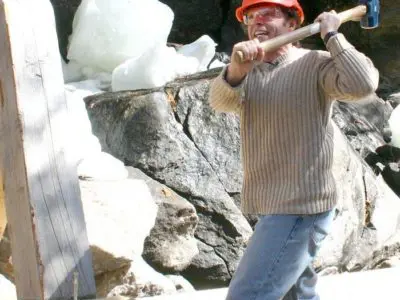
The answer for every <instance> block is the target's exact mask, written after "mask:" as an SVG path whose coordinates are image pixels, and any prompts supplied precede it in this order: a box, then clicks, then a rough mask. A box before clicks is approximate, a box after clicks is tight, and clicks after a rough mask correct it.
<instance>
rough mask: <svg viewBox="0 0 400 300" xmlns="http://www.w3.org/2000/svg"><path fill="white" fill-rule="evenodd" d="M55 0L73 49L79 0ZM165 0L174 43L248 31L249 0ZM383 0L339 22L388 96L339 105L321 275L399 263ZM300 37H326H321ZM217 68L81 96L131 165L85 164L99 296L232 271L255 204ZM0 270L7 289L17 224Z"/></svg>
mask: <svg viewBox="0 0 400 300" xmlns="http://www.w3.org/2000/svg"><path fill="white" fill-rule="evenodd" d="M51 2H52V4H53V6H54V9H55V14H56V21H57V30H58V34H59V43H60V52H61V53H62V54H63V55H64V56H65V54H66V47H67V41H68V35H69V34H70V31H71V23H72V18H73V15H74V12H75V10H76V8H77V6H78V5H79V3H80V1H75V0H74V1H67V0H52V1H51ZM162 2H164V3H166V4H168V5H169V6H170V7H171V8H172V9H173V10H174V12H175V21H174V26H173V29H172V32H171V34H170V38H169V41H170V42H171V43H182V44H184V43H189V42H192V41H194V40H195V39H197V38H198V37H199V36H200V35H202V34H209V35H210V36H211V37H212V38H213V39H214V40H215V41H216V42H218V44H219V46H218V50H219V51H220V52H226V53H228V54H229V51H230V49H231V47H232V45H233V43H235V42H236V41H239V40H240V39H242V38H243V31H242V29H241V28H240V26H238V24H237V23H236V22H235V19H234V8H235V7H236V6H237V5H238V4H239V2H240V1H238V0H232V1H230V0H220V1H217V0H190V1H179V0H169V1H167V0H164V1H162ZM301 3H302V5H303V6H304V8H305V12H306V16H307V19H306V22H312V20H313V19H314V17H315V16H316V15H317V14H318V13H319V12H321V11H323V10H330V9H333V8H334V9H336V10H338V11H340V10H342V9H343V8H345V7H350V6H352V5H351V3H350V1H345V0H341V1H340V0H336V1H334V0H331V1H330V0H322V1H304V0H303V1H301ZM381 8H382V25H381V27H380V28H378V29H375V30H371V31H365V30H361V29H360V28H359V26H358V24H345V25H343V27H342V31H343V32H344V33H345V34H346V36H348V38H349V40H350V41H352V42H353V43H354V44H355V45H356V46H357V47H358V48H360V49H361V50H363V51H364V52H366V53H367V54H368V55H369V56H370V57H371V58H372V59H373V61H374V63H375V64H376V66H377V67H378V69H379V70H380V72H381V84H380V87H379V90H378V93H377V95H371V97H368V98H366V99H360V101H358V102H352V103H347V102H337V103H335V105H334V109H333V115H332V120H333V121H334V124H335V151H334V155H335V156H334V174H335V178H336V180H337V183H338V186H339V187H340V189H339V205H338V207H337V215H336V218H335V222H334V226H333V230H332V233H331V234H330V235H329V236H328V238H327V240H326V243H325V244H324V245H323V247H322V248H321V251H320V253H319V255H318V257H317V259H316V261H315V262H314V264H315V267H316V268H317V270H318V272H319V273H320V274H321V275H327V274H332V273H338V272H346V271H350V272H354V271H362V270H366V269H373V268H380V267H391V266H394V265H396V264H399V262H398V261H399V259H398V257H400V198H399V196H400V189H399V186H400V180H399V162H400V149H398V148H394V147H392V146H391V145H390V144H388V142H389V141H390V132H389V131H388V125H387V120H388V118H389V116H390V114H391V112H392V111H393V108H394V107H395V106H397V104H398V103H399V102H400V87H399V85H400V79H399V75H398V74H399V72H398V71H399V70H398V69H399V67H400V65H399V61H400V60H399V58H400V53H399V51H400V50H398V47H397V46H398V35H400V33H399V32H400V31H399V30H398V29H399V28H398V27H399V26H400V25H398V24H397V22H396V18H397V15H398V13H399V12H400V11H399V5H397V4H396V2H395V1H394V0H386V1H385V3H382V7H381ZM149 21H151V20H149ZM303 44H304V45H305V46H307V47H310V48H320V47H322V45H321V41H320V39H319V38H318V37H314V38H309V39H307V40H305V41H303ZM219 71H220V70H219V69H216V70H213V71H208V72H204V73H199V74H195V75H192V76H188V77H185V78H181V79H178V80H176V81H174V82H171V83H168V84H167V85H165V86H164V87H162V88H157V89H152V90H140V91H125V92H114V93H112V92H106V93H99V94H96V95H92V96H88V97H86V98H85V99H84V104H85V107H86V110H87V113H88V117H89V120H90V124H91V127H92V131H93V134H94V135H95V136H96V137H97V138H98V139H99V142H100V144H101V149H102V151H104V152H105V153H108V154H109V155H111V156H112V157H115V158H116V159H118V160H120V161H122V162H123V164H124V165H125V166H124V171H126V174H127V175H126V176H120V177H123V178H118V179H116V180H104V179H103V180H102V179H98V178H92V177H91V176H90V174H89V175H80V186H81V194H82V202H83V205H84V212H85V218H86V222H87V229H88V236H89V242H90V245H91V249H92V253H93V263H94V271H95V275H96V285H97V290H98V296H99V297H102V296H112V295H126V296H132V297H135V298H136V297H145V296H149V295H157V294H168V293H177V292H181V291H189V290H192V289H194V288H195V289H204V288H212V287H221V286H226V285H227V284H228V283H229V280H230V278H231V276H232V274H233V272H234V271H235V268H236V266H237V263H238V261H239V259H240V256H241V254H242V253H243V251H244V249H245V247H246V244H247V241H248V239H249V237H250V236H251V233H252V228H253V226H254V224H255V223H256V222H257V216H249V215H243V214H242V213H241V212H240V210H239V208H238V207H239V205H240V190H241V165H240V152H239V150H240V149H239V131H238V129H239V120H238V118H237V117H236V116H234V115H231V114H216V113H215V112H213V111H211V109H210V108H209V106H208V105H207V97H208V88H209V84H210V82H211V80H212V79H213V78H215V76H216V75H217V74H218V72H219ZM96 157H97V156H96ZM98 164H100V163H98ZM101 166H102V164H100V167H101ZM94 177H96V176H94ZM0 274H2V275H0V290H2V289H3V287H7V288H8V287H10V286H11V288H12V285H10V284H9V282H8V281H11V282H12V281H13V269H12V259H11V252H10V242H9V240H8V238H7V236H6V237H5V238H3V239H2V240H1V241H0ZM3 276H5V277H3ZM5 282H6V283H5ZM0 296H1V291H0ZM0 298H3V297H0Z"/></svg>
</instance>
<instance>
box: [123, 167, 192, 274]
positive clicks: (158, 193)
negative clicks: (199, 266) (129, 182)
mask: <svg viewBox="0 0 400 300" xmlns="http://www.w3.org/2000/svg"><path fill="white" fill-rule="evenodd" d="M128 170H129V177H130V178H136V179H141V180H144V182H146V184H147V185H148V186H149V189H150V191H151V194H152V196H153V199H154V200H155V202H156V203H157V205H158V214H157V218H156V221H155V225H154V227H153V228H152V229H151V231H150V234H149V236H148V237H147V238H146V239H145V242H144V252H143V253H142V256H143V257H144V258H145V260H146V261H147V262H148V263H149V264H151V265H152V266H154V267H155V268H156V269H159V270H163V271H164V272H178V271H182V270H183V269H185V268H186V267H187V266H188V265H189V264H190V262H191V261H192V259H193V257H195V256H196V255H197V254H198V253H199V250H198V248H197V241H196V239H195V238H194V232H195V229H196V226H197V223H198V217H197V214H196V209H195V208H194V206H193V205H192V204H190V203H189V202H188V201H187V200H185V199H184V198H182V197H180V196H179V195H178V194H176V193H175V192H174V191H172V190H171V189H169V188H168V187H166V186H165V185H162V184H160V183H159V182H157V181H155V180H153V179H151V178H150V177H148V176H147V175H145V174H144V173H143V172H141V171H140V170H138V169H135V168H132V167H128Z"/></svg>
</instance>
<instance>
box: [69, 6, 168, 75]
mask: <svg viewBox="0 0 400 300" xmlns="http://www.w3.org/2000/svg"><path fill="white" fill-rule="evenodd" d="M173 18H174V13H173V12H172V10H171V9H170V8H169V7H168V6H167V5H165V4H163V3H161V2H159V1H158V0H145V1H143V0H118V1H115V0H83V1H82V3H81V4H80V6H79V7H78V9H77V12H76V14H75V17H74V20H73V25H72V28H73V32H72V35H71V37H70V44H69V47H68V59H70V60H74V61H76V62H77V63H78V64H80V65H82V66H89V67H93V68H95V69H101V70H103V71H106V72H110V73H111V72H112V71H113V70H114V68H115V67H117V66H118V65H120V64H121V63H123V62H125V61H126V60H128V59H131V58H138V57H139V56H141V55H142V54H143V53H145V52H147V51H148V50H149V49H152V48H154V47H155V45H157V44H164V45H165V44H166V42H167V38H168V35H169V32H170V30H171V27H172V21H173Z"/></svg>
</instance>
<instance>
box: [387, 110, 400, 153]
mask: <svg viewBox="0 0 400 300" xmlns="http://www.w3.org/2000/svg"><path fill="white" fill-rule="evenodd" d="M389 126H390V130H391V131H392V140H391V144H392V145H393V146H395V147H398V148H400V105H397V106H396V108H395V109H394V110H393V111H392V114H391V115H390V118H389Z"/></svg>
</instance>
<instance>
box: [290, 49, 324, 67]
mask: <svg viewBox="0 0 400 300" xmlns="http://www.w3.org/2000/svg"><path fill="white" fill-rule="evenodd" d="M296 52H297V56H298V58H299V59H302V60H308V61H312V62H313V63H318V62H322V61H326V60H327V59H330V58H331V54H330V53H329V52H328V51H326V50H320V49H307V48H297V49H296Z"/></svg>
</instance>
